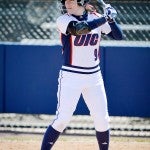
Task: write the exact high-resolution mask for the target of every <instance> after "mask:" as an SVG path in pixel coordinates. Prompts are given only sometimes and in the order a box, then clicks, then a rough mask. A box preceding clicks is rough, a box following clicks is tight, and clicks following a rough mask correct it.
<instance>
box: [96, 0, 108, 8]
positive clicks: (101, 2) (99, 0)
mask: <svg viewBox="0 0 150 150" xmlns="http://www.w3.org/2000/svg"><path fill="white" fill-rule="evenodd" d="M97 2H98V3H99V4H100V5H101V6H102V7H103V8H105V7H106V6H107V4H106V3H105V2H104V1H103V0H97Z"/></svg>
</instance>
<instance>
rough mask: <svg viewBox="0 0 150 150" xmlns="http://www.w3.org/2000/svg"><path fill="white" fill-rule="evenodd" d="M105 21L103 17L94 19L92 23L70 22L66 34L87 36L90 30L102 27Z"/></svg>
mask: <svg viewBox="0 0 150 150" xmlns="http://www.w3.org/2000/svg"><path fill="white" fill-rule="evenodd" d="M106 21H107V20H106V18H105V17H101V18H98V19H94V20H92V21H81V22H77V21H71V22H70V23H69V25H68V28H67V32H68V33H70V34H72V35H82V34H87V33H89V32H90V31H91V30H93V29H95V28H97V27H99V26H101V25H103V24H104V23H105V22H106Z"/></svg>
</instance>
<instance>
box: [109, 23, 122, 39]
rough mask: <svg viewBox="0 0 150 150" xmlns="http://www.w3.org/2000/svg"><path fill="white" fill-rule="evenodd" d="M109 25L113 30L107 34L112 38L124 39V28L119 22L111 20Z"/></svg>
mask: <svg viewBox="0 0 150 150" xmlns="http://www.w3.org/2000/svg"><path fill="white" fill-rule="evenodd" d="M109 25H110V28H111V32H110V33H109V34H107V36H109V37H110V38H112V39H114V40H122V39H123V34H122V30H121V28H120V27H119V26H118V24H117V23H116V22H115V21H113V22H109Z"/></svg>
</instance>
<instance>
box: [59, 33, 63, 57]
mask: <svg viewBox="0 0 150 150" xmlns="http://www.w3.org/2000/svg"><path fill="white" fill-rule="evenodd" d="M59 35H60V41H61V44H62V45H63V42H62V33H61V32H60V34H59ZM63 53H64V49H63V48H62V54H63Z"/></svg>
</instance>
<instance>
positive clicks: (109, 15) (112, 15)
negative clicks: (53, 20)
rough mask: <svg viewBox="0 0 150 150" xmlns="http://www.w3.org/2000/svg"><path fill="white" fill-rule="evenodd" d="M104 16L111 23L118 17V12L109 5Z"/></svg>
mask: <svg viewBox="0 0 150 150" xmlns="http://www.w3.org/2000/svg"><path fill="white" fill-rule="evenodd" d="M104 16H105V18H106V19H107V20H108V21H111V20H113V19H114V18H116V17H117V11H116V10H115V9H114V8H113V7H112V6H111V5H110V4H107V5H106V7H105V8H104Z"/></svg>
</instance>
